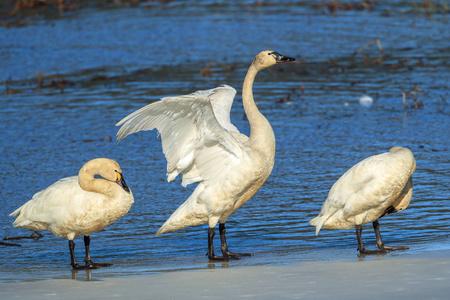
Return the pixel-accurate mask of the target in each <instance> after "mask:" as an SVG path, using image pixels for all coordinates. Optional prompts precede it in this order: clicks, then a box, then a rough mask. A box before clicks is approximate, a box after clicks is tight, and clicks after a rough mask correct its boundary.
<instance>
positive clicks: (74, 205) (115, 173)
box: [10, 158, 134, 269]
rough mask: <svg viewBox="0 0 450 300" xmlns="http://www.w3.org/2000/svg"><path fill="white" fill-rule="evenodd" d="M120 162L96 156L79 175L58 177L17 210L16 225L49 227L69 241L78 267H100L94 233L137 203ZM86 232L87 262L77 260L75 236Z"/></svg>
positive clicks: (15, 215) (42, 228)
mask: <svg viewBox="0 0 450 300" xmlns="http://www.w3.org/2000/svg"><path fill="white" fill-rule="evenodd" d="M133 202H134V201H133V195H132V193H131V191H130V189H129V188H128V186H127V184H126V183H125V179H124V177H123V175H122V170H121V168H120V166H119V164H118V163H117V162H115V161H113V160H111V159H107V158H96V159H93V160H90V161H88V162H87V163H86V164H84V165H83V167H81V169H80V171H79V173H78V176H72V177H67V178H63V179H60V180H58V181H57V182H55V183H53V184H52V185H50V186H49V187H47V188H46V189H44V190H42V191H40V192H38V193H36V194H34V196H33V198H32V199H31V200H30V201H28V202H27V203H25V204H24V205H22V206H21V207H19V208H18V209H16V210H15V211H14V212H13V213H11V214H10V216H12V217H15V218H16V220H15V221H14V226H15V227H21V228H27V229H31V230H49V231H51V232H52V233H53V234H55V235H56V236H59V237H62V238H66V239H68V240H69V250H70V263H71V265H72V267H73V268H74V269H84V268H88V269H90V268H96V267H101V266H107V265H109V264H99V263H94V262H93V261H92V260H91V256H90V253H89V250H90V249H89V246H90V234H91V233H93V232H96V231H100V230H102V229H103V228H105V227H106V226H108V225H110V224H112V223H114V222H115V221H117V220H118V219H119V218H120V217H122V216H124V215H125V214H126V213H127V212H128V210H129V209H130V207H131V205H132V204H133ZM79 235H84V244H85V251H86V256H85V263H86V264H85V265H84V266H80V265H78V264H77V262H76V260H75V255H74V250H75V243H74V241H73V240H74V239H75V237H76V236H79Z"/></svg>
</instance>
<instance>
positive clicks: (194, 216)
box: [156, 185, 208, 236]
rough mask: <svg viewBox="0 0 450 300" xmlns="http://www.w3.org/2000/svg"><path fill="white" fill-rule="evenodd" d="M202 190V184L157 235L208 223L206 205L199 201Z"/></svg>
mask: <svg viewBox="0 0 450 300" xmlns="http://www.w3.org/2000/svg"><path fill="white" fill-rule="evenodd" d="M202 190H203V187H202V186H201V185H199V186H197V188H196V189H195V191H194V192H193V193H192V195H191V196H190V197H189V198H188V199H187V200H186V201H185V202H184V203H183V204H182V205H180V207H178V208H177V210H175V211H174V212H173V214H172V215H171V216H170V217H169V219H168V220H167V221H166V222H164V224H163V225H162V226H161V227H160V228H159V230H158V231H157V232H156V235H157V236H158V235H160V234H163V233H167V232H172V231H176V230H179V229H182V228H185V227H189V226H196V225H201V224H204V223H207V222H208V213H207V211H206V207H204V206H203V205H200V204H198V202H197V197H198V195H199V194H200V192H201V191H202Z"/></svg>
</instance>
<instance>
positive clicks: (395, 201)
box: [310, 147, 416, 254]
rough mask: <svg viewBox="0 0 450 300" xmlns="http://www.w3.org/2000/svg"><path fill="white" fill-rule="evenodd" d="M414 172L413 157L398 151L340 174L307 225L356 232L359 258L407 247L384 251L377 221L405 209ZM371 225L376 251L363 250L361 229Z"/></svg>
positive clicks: (365, 161) (373, 157)
mask: <svg viewBox="0 0 450 300" xmlns="http://www.w3.org/2000/svg"><path fill="white" fill-rule="evenodd" d="M415 169H416V161H415V159H414V155H413V153H412V152H411V151H410V150H409V149H407V148H402V147H392V148H391V149H390V150H389V152H386V153H382V154H378V155H374V156H370V157H368V158H366V159H364V160H363V161H361V162H359V163H357V164H356V165H355V166H353V167H352V168H351V169H350V170H348V171H347V172H345V173H344V175H342V176H341V177H340V178H339V179H338V181H336V183H335V184H334V185H333V186H332V187H331V190H330V192H329V194H328V197H327V199H326V200H325V202H324V204H323V206H322V210H321V211H320V214H319V215H318V216H317V217H315V218H314V219H312V220H311V221H310V224H311V225H313V226H316V235H318V234H319V231H320V229H321V228H326V229H350V228H353V227H355V228H356V237H357V240H358V251H359V253H360V254H373V253H384V252H386V251H391V250H404V249H408V248H407V247H404V246H400V247H388V246H385V245H384V244H383V241H382V240H381V234H380V225H379V222H378V219H380V218H381V217H383V216H384V215H386V214H390V213H394V212H397V211H400V210H403V209H406V208H407V207H408V206H409V203H410V201H411V198H412V191H413V184H412V174H413V173H414V171H415ZM369 222H373V227H374V230H375V235H376V240H377V247H378V250H375V251H370V250H366V249H365V248H364V244H363V241H362V237H361V235H362V225H363V224H366V223H369Z"/></svg>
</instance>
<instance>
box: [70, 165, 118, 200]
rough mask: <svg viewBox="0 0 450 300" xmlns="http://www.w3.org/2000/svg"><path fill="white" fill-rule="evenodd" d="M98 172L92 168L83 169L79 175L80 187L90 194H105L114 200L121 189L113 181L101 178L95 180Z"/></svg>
mask: <svg viewBox="0 0 450 300" xmlns="http://www.w3.org/2000/svg"><path fill="white" fill-rule="evenodd" d="M96 174H97V172H94V171H92V169H90V168H82V169H81V170H80V172H79V173H78V183H79V185H80V187H81V188H82V189H83V190H85V191H88V192H94V193H100V194H104V195H106V196H108V197H110V198H114V197H115V196H116V194H117V191H118V188H119V189H120V187H119V186H118V185H117V184H116V183H114V182H111V181H108V180H106V179H101V178H95V175H96Z"/></svg>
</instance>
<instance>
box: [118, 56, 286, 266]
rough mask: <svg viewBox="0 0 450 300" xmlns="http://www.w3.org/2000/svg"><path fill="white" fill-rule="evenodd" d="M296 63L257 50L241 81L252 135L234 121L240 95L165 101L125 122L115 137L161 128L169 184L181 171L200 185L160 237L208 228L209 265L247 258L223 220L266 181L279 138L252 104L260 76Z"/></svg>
mask: <svg viewBox="0 0 450 300" xmlns="http://www.w3.org/2000/svg"><path fill="white" fill-rule="evenodd" d="M290 61H294V59H293V58H290V57H285V56H283V55H281V54H279V53H277V52H274V51H269V50H266V51H262V52H260V53H259V54H258V55H257V56H256V57H255V59H254V60H253V62H252V64H251V65H250V67H249V69H248V72H247V75H246V77H245V80H244V84H243V90H242V102H243V105H244V110H245V113H246V115H247V118H248V121H249V123H250V136H249V137H247V136H245V135H244V134H242V133H240V132H239V130H238V129H237V128H236V127H235V126H234V125H233V124H232V123H231V122H230V110H231V106H232V104H233V98H234V96H235V94H236V90H235V89H233V88H232V87H230V86H227V85H224V86H220V87H218V88H215V89H211V90H205V91H197V92H195V93H192V94H189V95H184V96H176V97H167V98H163V99H162V100H160V101H158V102H155V103H152V104H149V105H147V106H145V107H143V108H141V109H139V110H137V111H135V112H134V113H132V114H130V115H128V116H127V117H125V118H123V119H122V120H121V121H120V122H118V123H117V124H116V125H117V126H122V127H121V128H120V130H119V131H118V133H117V139H118V140H121V139H124V138H125V137H126V136H128V135H130V134H132V133H136V132H139V131H146V130H152V129H155V128H156V129H157V130H158V132H159V133H160V134H161V138H162V147H163V152H164V154H165V156H166V159H167V180H168V181H169V182H170V181H172V180H174V179H175V178H176V177H177V176H178V175H179V174H182V176H183V178H182V185H183V186H186V185H188V184H190V183H194V182H198V183H199V184H198V186H197V187H196V189H195V190H194V192H193V193H192V195H191V196H190V197H189V198H188V199H187V200H186V201H185V202H184V203H183V204H182V205H181V206H180V207H178V209H177V210H176V211H175V212H174V213H173V214H172V215H171V216H170V218H169V219H168V220H167V221H166V222H165V223H164V224H163V225H162V226H161V228H160V229H159V230H158V232H157V234H158V235H159V234H162V233H166V232H171V231H175V230H178V229H181V228H184V227H187V226H196V225H201V224H208V226H209V229H208V257H209V259H210V260H228V259H230V258H234V259H239V257H240V256H242V255H249V254H246V253H241V254H239V253H232V252H230V251H229V250H228V245H227V242H226V236H225V222H226V221H227V219H228V217H229V216H230V215H231V214H232V213H233V212H235V211H236V210H237V209H238V208H239V207H241V206H242V205H243V204H244V203H245V202H247V200H249V199H250V198H251V197H252V196H253V195H254V194H255V193H256V192H257V191H258V190H259V189H260V188H261V186H262V185H263V184H264V182H265V181H266V179H267V178H268V177H269V175H270V173H271V171H272V168H273V164H274V156H275V136H274V133H273V130H272V127H271V126H270V123H269V121H267V119H266V118H265V117H264V116H263V115H262V114H261V113H260V111H259V110H258V107H257V106H256V104H255V101H254V99H253V91H252V88H253V81H254V79H255V76H256V74H257V73H258V71H261V70H263V69H265V68H268V67H270V66H273V65H275V64H277V63H284V62H290ZM217 223H219V232H220V240H221V250H222V255H223V256H216V255H215V254H214V246H213V240H214V234H215V226H216V224H217Z"/></svg>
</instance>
